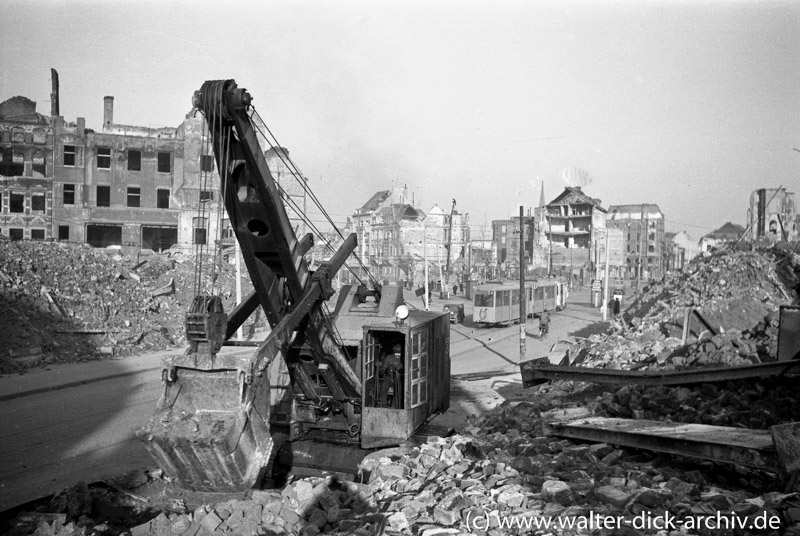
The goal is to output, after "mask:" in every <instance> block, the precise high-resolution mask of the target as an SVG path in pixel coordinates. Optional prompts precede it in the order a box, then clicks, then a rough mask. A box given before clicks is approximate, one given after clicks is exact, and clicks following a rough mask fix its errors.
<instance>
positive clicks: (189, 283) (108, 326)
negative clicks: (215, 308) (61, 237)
mask: <svg viewBox="0 0 800 536" xmlns="http://www.w3.org/2000/svg"><path fill="white" fill-rule="evenodd" d="M205 264H206V265H207V266H210V264H211V261H210V260H209V261H208V262H206V263H205ZM195 267H196V264H195V259H194V258H193V257H191V256H188V255H183V254H180V253H165V254H152V255H148V256H143V257H141V258H140V259H136V258H131V257H127V256H122V255H119V254H115V252H114V251H107V250H100V249H95V248H92V247H89V246H86V245H76V244H67V243H58V242H27V241H19V242H10V241H3V242H0V293H2V296H3V302H4V305H5V307H3V309H2V311H0V330H2V332H3V333H5V334H7V336H6V337H4V339H5V341H4V342H6V344H5V345H4V349H3V351H2V355H0V358H3V359H2V361H0V368H2V371H3V372H8V371H9V370H8V369H13V367H14V365H15V364H16V362H14V361H12V360H10V359H8V357H9V356H14V355H19V354H20V353H21V352H23V353H24V351H25V349H29V348H33V349H37V350H38V353H39V354H41V358H42V359H44V360H45V362H56V361H71V360H76V359H86V358H92V355H93V354H94V356H97V355H106V356H108V355H125V354H130V353H134V352H142V351H150V350H160V349H165V348H169V347H173V346H178V345H181V344H184V343H185V336H184V328H183V322H184V316H185V313H186V311H187V310H188V309H189V307H190V305H191V303H192V299H193V297H194V281H195ZM213 274H214V275H215V276H216V281H217V288H221V289H222V292H221V293H220V292H219V291H218V293H220V294H221V295H222V297H223V301H224V303H225V307H226V310H230V309H232V308H233V306H234V305H235V294H234V292H233V289H234V281H235V280H234V277H235V274H234V271H233V268H232V267H231V266H230V265H228V264H226V263H220V264H218V266H217V269H216V270H215V271H213ZM211 276H212V268H209V267H206V268H205V272H204V273H203V277H202V280H203V282H204V289H203V290H204V291H209V290H210V287H211V283H210V282H211ZM250 289H252V286H251V285H250V282H249V279H247V278H246V277H243V292H248V291H249V290H250ZM17 366H19V365H17Z"/></svg>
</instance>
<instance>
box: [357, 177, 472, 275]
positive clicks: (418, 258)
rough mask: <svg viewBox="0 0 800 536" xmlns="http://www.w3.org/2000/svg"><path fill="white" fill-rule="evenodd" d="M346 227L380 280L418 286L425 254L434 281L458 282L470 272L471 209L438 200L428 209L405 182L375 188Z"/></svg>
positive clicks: (423, 266)
mask: <svg viewBox="0 0 800 536" xmlns="http://www.w3.org/2000/svg"><path fill="white" fill-rule="evenodd" d="M346 229H347V231H348V232H354V233H356V234H357V235H358V249H357V250H356V253H357V255H358V256H359V258H360V259H361V262H362V263H363V264H364V266H366V267H367V268H368V269H369V270H370V272H371V273H372V274H374V275H375V276H376V277H378V278H379V279H380V280H381V281H382V282H383V283H386V282H389V283H398V284H403V283H405V282H408V283H410V284H416V285H421V284H422V283H423V281H424V277H425V276H424V273H425V262H426V259H427V263H428V278H429V279H430V280H432V281H438V280H448V279H449V280H453V278H454V277H455V278H458V280H459V281H461V280H462V279H463V278H465V277H466V274H467V272H468V263H469V242H470V236H469V214H461V213H459V212H458V211H457V210H455V207H453V208H452V210H451V211H450V212H449V213H448V212H446V211H445V210H443V209H441V208H440V207H438V206H436V205H434V206H433V207H432V208H431V209H430V210H429V211H428V213H427V214H426V213H425V212H423V211H422V210H420V209H417V208H415V206H414V200H413V198H410V197H409V196H408V188H407V187H406V186H395V187H394V188H393V189H392V190H382V191H379V192H376V193H375V194H374V195H373V196H372V197H371V198H370V199H369V200H368V201H367V202H366V203H364V205H363V206H361V207H360V208H359V209H357V210H356V212H355V213H354V214H353V216H352V218H351V219H350V221H349V222H348V225H347V226H346ZM448 276H449V278H448Z"/></svg>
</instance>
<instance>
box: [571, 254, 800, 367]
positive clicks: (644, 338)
mask: <svg viewBox="0 0 800 536" xmlns="http://www.w3.org/2000/svg"><path fill="white" fill-rule="evenodd" d="M798 296H800V243H797V242H794V243H778V244H776V245H772V246H766V245H763V246H760V247H756V246H754V245H752V244H747V243H745V244H742V245H740V246H734V245H729V246H728V248H726V249H722V250H719V251H716V252H713V253H706V254H704V255H702V256H700V257H698V258H696V259H694V260H693V261H692V262H691V263H689V265H688V266H687V267H686V268H685V269H684V270H683V271H680V272H674V273H672V274H670V275H668V276H667V277H665V278H664V280H662V281H660V282H656V283H652V284H650V285H648V286H647V287H645V288H644V289H643V290H642V292H641V293H639V294H637V295H636V296H635V298H634V300H633V301H632V302H631V304H630V305H629V306H628V307H627V309H626V311H624V313H623V314H622V315H621V319H620V321H619V322H617V323H616V324H615V328H616V329H613V330H611V332H609V333H607V334H603V335H592V336H590V337H589V338H588V339H587V340H585V341H581V342H582V344H581V346H582V347H583V348H582V349H583V351H582V352H581V354H582V355H580V356H579V361H580V362H581V364H584V365H587V366H592V367H608V368H613V369H627V370H647V369H658V370H677V369H686V368H697V367H718V366H738V365H748V364H753V363H762V362H767V361H774V360H775V359H776V357H777V345H778V321H779V306H780V305H782V304H791V303H792V302H796V301H797V300H798ZM694 310H696V311H697V314H694V313H691V314H689V316H688V326H687V330H686V332H687V333H686V340H685V341H684V340H683V332H684V322H685V319H686V318H687V317H686V314H687V311H694ZM701 318H702V320H701ZM703 320H704V321H705V323H704V322H703ZM706 324H707V325H706ZM573 358H575V356H573Z"/></svg>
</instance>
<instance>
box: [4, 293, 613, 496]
mask: <svg viewBox="0 0 800 536" xmlns="http://www.w3.org/2000/svg"><path fill="white" fill-rule="evenodd" d="M571 298H572V303H571V304H570V305H569V306H568V307H567V309H565V310H564V311H561V312H559V313H556V314H554V315H553V322H552V328H551V332H550V335H549V337H548V339H547V340H545V341H540V340H538V337H534V336H533V334H534V333H538V329H537V327H538V321H537V320H535V319H528V321H527V323H526V332H527V334H528V336H527V338H526V347H527V356H528V358H532V357H535V356H537V355H543V353H545V352H546V351H547V349H548V348H549V346H550V345H551V344H552V343H553V342H555V341H556V340H557V339H558V338H560V337H565V336H569V335H576V334H578V335H586V334H588V333H589V332H591V330H592V329H597V326H598V325H597V324H595V322H596V321H597V320H599V312H598V311H597V310H595V309H592V308H590V307H588V305H587V302H588V293H587V295H586V296H585V297H584V296H583V295H582V294H581V293H580V292H574V293H573V295H572V297H571ZM464 303H466V305H467V320H466V321H465V323H464V324H463V325H462V324H453V325H452V331H451V359H452V369H451V370H452V374H453V376H454V378H456V379H455V380H454V382H453V391H452V393H453V396H452V400H451V411H450V412H449V413H451V415H449V416H448V422H460V419H461V417H463V416H464V415H466V414H477V413H480V412H481V411H484V410H486V409H488V408H490V407H493V406H495V405H497V403H500V402H502V396H501V395H498V393H497V390H498V389H497V386H498V385H502V386H508V385H517V386H518V384H519V375H518V369H517V364H518V362H519V326H518V325H514V326H508V327H490V328H485V327H477V326H475V325H474V324H472V322H471V313H472V311H471V304H469V303H468V302H466V301H465V300H464ZM441 305H442V303H441V302H440V301H439V300H434V302H433V304H432V309H433V310H440V309H441ZM239 351H241V349H239ZM159 364H160V358H159V356H158V355H148V356H139V357H132V358H128V359H124V360H119V361H104V362H96V363H82V364H76V365H59V366H54V367H51V370H49V371H48V370H38V371H33V372H31V373H29V374H26V375H23V376H18V377H16V376H6V377H3V378H0V395H1V396H0V398H1V399H3V412H2V415H0V453H2V454H0V511H4V510H6V509H8V508H11V507H13V506H15V505H18V504H22V503H25V502H28V501H30V500H33V499H36V498H39V497H42V496H46V495H49V494H52V493H54V492H57V491H59V490H60V489H63V488H64V487H66V486H68V485H71V484H74V483H76V482H78V481H81V480H83V481H87V482H93V481H97V480H101V479H103V478H107V477H109V476H113V475H116V474H120V473H123V472H125V471H128V470H132V469H137V468H147V467H152V466H153V463H152V460H151V459H150V457H149V455H148V454H147V452H146V451H145V449H144V447H143V446H142V445H141V444H140V443H139V441H138V440H136V439H135V437H134V431H135V430H136V428H138V427H139V426H141V425H143V424H144V422H145V421H146V419H147V418H148V417H149V415H150V414H151V412H152V410H153V408H154V406H155V403H156V401H157V398H158V395H159V389H160V369H159ZM92 367H94V369H93V370H92V372H91V373H89V372H87V371H88V370H90V369H92ZM101 369H102V370H101ZM98 371H99V372H98ZM81 378H86V379H85V380H81ZM58 385H61V386H65V387H63V388H58V389H55V390H51V389H52V387H54V386H58ZM36 388H39V390H40V391H42V392H35V391H34V392H33V394H29V395H27V396H19V394H20V392H32V391H31V390H32V389H36Z"/></svg>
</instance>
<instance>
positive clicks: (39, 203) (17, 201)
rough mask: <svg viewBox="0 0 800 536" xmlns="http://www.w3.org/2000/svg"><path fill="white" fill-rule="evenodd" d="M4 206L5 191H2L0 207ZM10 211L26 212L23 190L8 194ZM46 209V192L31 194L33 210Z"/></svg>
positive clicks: (41, 210)
mask: <svg viewBox="0 0 800 536" xmlns="http://www.w3.org/2000/svg"><path fill="white" fill-rule="evenodd" d="M2 206H3V193H2V192H0V207H2ZM8 211H9V212H14V213H17V214H21V213H23V212H25V194H24V193H21V192H13V191H12V192H11V193H10V194H9V195H8ZM44 211H45V197H44V194H31V212H44Z"/></svg>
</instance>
